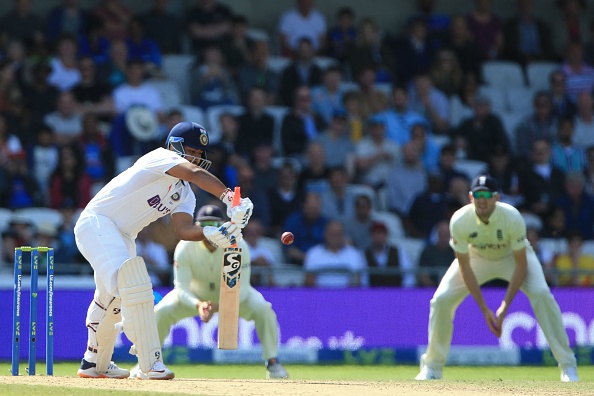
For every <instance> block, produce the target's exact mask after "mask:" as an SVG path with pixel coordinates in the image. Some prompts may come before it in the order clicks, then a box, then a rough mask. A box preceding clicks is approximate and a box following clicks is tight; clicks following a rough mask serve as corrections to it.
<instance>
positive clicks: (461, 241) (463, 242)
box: [450, 214, 468, 254]
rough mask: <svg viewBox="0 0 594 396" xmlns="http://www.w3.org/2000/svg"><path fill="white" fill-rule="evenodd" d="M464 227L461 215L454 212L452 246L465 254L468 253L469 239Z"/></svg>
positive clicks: (451, 232)
mask: <svg viewBox="0 0 594 396" xmlns="http://www.w3.org/2000/svg"><path fill="white" fill-rule="evenodd" d="M462 228H463V227H462V223H461V217H459V216H456V215H455V214H454V216H452V220H451V221H450V235H451V237H450V246H451V247H452V249H454V251H455V252H457V253H463V254H465V253H468V239H467V235H464V230H463V229H462Z"/></svg>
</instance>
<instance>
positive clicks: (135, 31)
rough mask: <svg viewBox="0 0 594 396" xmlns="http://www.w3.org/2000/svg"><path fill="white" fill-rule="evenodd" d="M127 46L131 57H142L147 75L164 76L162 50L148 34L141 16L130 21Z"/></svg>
mask: <svg viewBox="0 0 594 396" xmlns="http://www.w3.org/2000/svg"><path fill="white" fill-rule="evenodd" d="M126 46H127V47H128V57H129V59H141V60H142V61H143V62H144V73H145V76H147V77H163V76H164V74H163V71H162V70H161V66H162V61H161V50H160V49H159V46H158V45H157V42H156V41H154V40H152V39H150V38H148V37H147V36H146V33H145V30H144V25H143V24H142V20H141V19H140V18H139V17H133V18H131V19H130V21H129V22H128V37H127V38H126Z"/></svg>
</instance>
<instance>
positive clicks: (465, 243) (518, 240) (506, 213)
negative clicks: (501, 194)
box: [450, 202, 530, 260]
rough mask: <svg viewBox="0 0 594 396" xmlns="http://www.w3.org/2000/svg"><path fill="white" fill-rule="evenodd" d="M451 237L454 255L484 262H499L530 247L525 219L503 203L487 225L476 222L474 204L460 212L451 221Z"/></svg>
mask: <svg viewBox="0 0 594 396" xmlns="http://www.w3.org/2000/svg"><path fill="white" fill-rule="evenodd" d="M450 233H451V236H452V237H451V239H450V246H451V247H452V248H453V249H454V250H455V251H456V252H458V253H468V254H470V256H478V257H483V258H486V259H493V260H499V259H502V258H505V257H507V256H511V255H512V253H513V251H515V250H520V249H521V248H524V247H526V248H529V247H530V243H529V242H528V240H527V239H526V223H525V222H524V218H523V217H522V215H521V213H520V212H519V211H518V210H517V209H516V208H514V207H513V206H511V205H508V204H506V203H503V202H497V203H496V204H495V210H494V211H493V213H492V214H491V217H489V224H485V223H483V222H482V221H481V220H480V219H479V218H478V216H477V215H476V212H475V210H474V205H473V204H468V205H466V206H464V207H462V208H460V209H459V210H457V211H456V213H454V215H453V216H452V218H451V220H450Z"/></svg>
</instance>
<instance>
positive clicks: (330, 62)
mask: <svg viewBox="0 0 594 396" xmlns="http://www.w3.org/2000/svg"><path fill="white" fill-rule="evenodd" d="M314 63H315V64H316V65H318V67H319V68H320V69H322V70H326V69H327V68H329V67H331V66H338V65H339V63H338V61H337V60H336V59H334V58H331V57H329V56H316V57H315V58H314Z"/></svg>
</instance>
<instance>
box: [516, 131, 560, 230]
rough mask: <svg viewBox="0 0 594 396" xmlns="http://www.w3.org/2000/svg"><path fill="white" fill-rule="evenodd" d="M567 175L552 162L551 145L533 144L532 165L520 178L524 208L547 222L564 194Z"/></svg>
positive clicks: (544, 141)
mask: <svg viewBox="0 0 594 396" xmlns="http://www.w3.org/2000/svg"><path fill="white" fill-rule="evenodd" d="M564 184H565V173H564V172H563V170H561V169H559V168H557V167H556V166H554V165H553V163H552V161H551V144H550V143H549V142H548V141H547V140H544V139H537V140H535V141H534V142H533V143H532V150H531V153H530V163H529V164H528V166H527V169H526V171H525V172H524V173H523V174H521V176H520V186H521V187H522V191H523V193H524V197H525V202H524V206H525V207H526V208H527V209H528V210H529V211H530V212H532V213H535V214H537V215H538V216H540V217H541V219H543V221H544V220H545V218H546V216H547V215H548V214H549V213H550V212H551V210H552V209H553V205H555V202H557V199H558V198H559V196H560V195H561V193H562V192H563V188H564V187H563V186H564Z"/></svg>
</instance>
